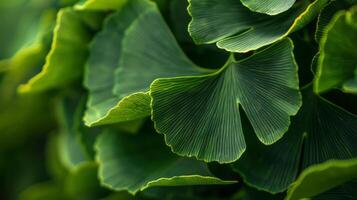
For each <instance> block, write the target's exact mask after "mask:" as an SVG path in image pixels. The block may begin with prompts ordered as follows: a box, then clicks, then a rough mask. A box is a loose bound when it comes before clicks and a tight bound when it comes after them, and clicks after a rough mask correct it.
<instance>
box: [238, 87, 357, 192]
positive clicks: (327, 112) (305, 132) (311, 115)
mask: <svg viewBox="0 0 357 200" xmlns="http://www.w3.org/2000/svg"><path fill="white" fill-rule="evenodd" d="M248 130H250V129H248ZM356 131H357V117H356V116H355V115H353V114H351V113H349V112H347V111H345V110H343V109H342V108H339V107H337V106H336V105H334V104H332V103H330V102H328V101H326V100H325V99H323V98H322V97H319V96H316V95H315V94H313V91H312V86H309V87H307V88H305V89H304V91H303V105H302V107H301V109H300V111H299V113H298V114H297V115H296V116H295V117H293V119H292V123H291V126H290V128H289V131H288V132H287V133H286V134H285V136H284V137H283V138H282V139H281V140H280V141H278V142H277V143H275V144H273V145H271V146H264V145H262V144H260V143H259V141H258V140H257V139H256V138H254V137H252V135H249V136H248V135H247V141H248V142H247V143H248V145H247V146H248V149H247V151H246V153H245V154H244V155H243V156H242V158H241V159H240V160H238V161H237V162H236V163H234V164H233V165H232V167H233V169H234V170H236V171H237V172H238V173H240V174H241V175H242V177H243V178H244V180H245V181H246V183H247V184H249V185H252V186H254V187H257V188H259V189H261V190H265V191H269V192H273V193H276V192H282V191H284V190H285V189H286V188H287V187H288V186H289V185H290V184H291V183H292V182H293V181H294V180H295V179H296V177H297V175H298V173H299V172H300V171H301V170H303V169H305V168H307V167H309V166H311V165H314V164H319V163H322V162H325V161H327V160H331V159H335V160H344V159H351V158H355V157H356V156H357V147H356V145H355V144H356V142H357V132H356ZM252 166H255V167H254V170H252ZM316 187H318V185H316ZM316 190H318V188H316Z"/></svg>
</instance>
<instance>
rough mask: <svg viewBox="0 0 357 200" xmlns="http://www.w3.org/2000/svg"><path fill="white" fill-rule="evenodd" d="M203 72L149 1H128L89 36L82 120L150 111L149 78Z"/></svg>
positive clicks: (96, 120) (134, 115)
mask: <svg viewBox="0 0 357 200" xmlns="http://www.w3.org/2000/svg"><path fill="white" fill-rule="evenodd" d="M152 30H155V31H152ZM148 47H150V51H148V50H147V48H148ZM207 71H209V70H205V69H201V68H198V67H196V66H195V65H194V64H193V63H192V62H191V61H190V60H189V59H188V58H187V57H186V56H185V55H184V53H183V52H182V50H181V49H180V47H179V46H178V44H177V42H176V40H175V38H174V37H173V35H172V33H171V32H170V30H169V28H168V27H167V25H166V24H165V22H164V20H163V18H162V17H161V15H160V13H159V11H158V9H157V7H156V5H155V4H154V3H152V2H150V1H146V0H132V1H128V2H127V3H126V4H125V5H124V7H123V8H122V9H120V10H119V11H118V12H116V13H114V14H113V15H111V16H110V17H109V18H108V19H107V21H106V23H105V25H104V30H103V31H102V32H100V33H99V34H98V35H97V36H96V37H95V39H94V41H93V44H92V47H91V56H90V57H89V61H88V65H87V69H86V71H85V80H84V84H85V86H86V88H87V89H88V90H89V92H90V96H89V100H88V102H87V111H86V113H85V116H84V121H85V123H86V125H88V126H94V125H101V124H110V123H116V122H121V121H129V120H135V119H139V118H143V117H146V116H149V115H150V96H149V95H148V91H149V87H150V84H151V82H152V81H153V80H155V79H156V78H159V77H172V76H180V75H186V74H200V73H203V72H207ZM138 72H140V73H138Z"/></svg>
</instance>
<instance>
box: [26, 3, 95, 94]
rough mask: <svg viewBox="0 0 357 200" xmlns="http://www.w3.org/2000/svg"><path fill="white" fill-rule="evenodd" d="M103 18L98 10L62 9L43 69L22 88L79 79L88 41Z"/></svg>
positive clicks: (36, 88) (33, 88)
mask: <svg viewBox="0 0 357 200" xmlns="http://www.w3.org/2000/svg"><path fill="white" fill-rule="evenodd" d="M100 18H101V17H100V15H99V14H97V13H84V12H76V11H73V10H72V9H71V8H65V9H63V10H61V11H59V13H58V16H57V22H56V27H55V29H54V34H53V41H52V46H51V50H50V52H49V54H48V55H47V57H46V63H45V65H44V66H43V69H42V71H41V72H40V73H39V74H37V75H36V76H34V77H33V78H31V79H30V80H29V81H28V83H26V84H24V85H21V86H20V88H19V90H20V91H21V92H34V91H43V90H47V89H53V88H58V87H60V86H64V85H66V84H69V83H71V82H73V81H75V80H78V79H79V78H80V77H81V75H82V73H83V66H84V62H85V61H86V58H87V54H88V43H89V42H90V40H91V38H92V33H93V31H94V30H95V29H96V28H98V26H99V24H100V22H99V21H100ZM64 57H66V59H63V58H64Z"/></svg>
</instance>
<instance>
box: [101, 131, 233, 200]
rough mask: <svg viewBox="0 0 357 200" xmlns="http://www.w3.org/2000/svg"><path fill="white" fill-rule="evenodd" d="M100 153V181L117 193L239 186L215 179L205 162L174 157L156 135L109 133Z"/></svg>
mask: <svg viewBox="0 0 357 200" xmlns="http://www.w3.org/2000/svg"><path fill="white" fill-rule="evenodd" d="M96 150H97V156H96V157H97V162H98V163H99V179H100V181H101V183H102V185H104V186H106V187H108V188H111V189H113V190H116V191H121V190H127V191H129V192H130V193H132V194H135V193H136V192H138V191H142V190H145V189H146V188H148V187H153V186H181V185H203V184H231V183H235V181H223V180H221V179H219V178H216V177H213V176H212V174H211V173H210V172H209V170H208V168H207V166H206V164H205V163H202V162H200V161H197V160H194V159H189V158H181V157H178V156H176V155H174V154H172V153H171V152H170V151H169V149H168V148H167V147H166V146H165V144H164V143H163V141H162V139H161V137H160V136H159V135H158V134H155V133H150V132H148V133H146V132H145V133H144V132H143V133H141V134H139V135H129V134H120V133H114V132H110V131H106V132H105V133H103V134H101V135H100V136H99V138H98V140H97V143H96ZM153 161H155V162H153Z"/></svg>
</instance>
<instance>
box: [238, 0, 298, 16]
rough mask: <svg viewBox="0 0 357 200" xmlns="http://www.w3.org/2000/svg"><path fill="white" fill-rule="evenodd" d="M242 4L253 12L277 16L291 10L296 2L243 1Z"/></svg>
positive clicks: (278, 0) (272, 0)
mask: <svg viewBox="0 0 357 200" xmlns="http://www.w3.org/2000/svg"><path fill="white" fill-rule="evenodd" d="M241 2H242V4H243V5H244V6H246V7H247V8H249V9H250V10H252V11H253V12H260V13H264V14H268V15H277V14H280V13H282V12H284V11H287V10H288V9H289V8H291V7H292V6H293V5H294V3H295V0H264V1H257V0H241Z"/></svg>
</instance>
